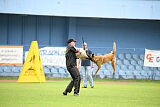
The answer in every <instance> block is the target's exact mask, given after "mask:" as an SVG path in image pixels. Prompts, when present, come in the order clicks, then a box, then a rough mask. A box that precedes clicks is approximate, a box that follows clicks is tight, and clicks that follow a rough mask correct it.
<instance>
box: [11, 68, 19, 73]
mask: <svg viewBox="0 0 160 107" xmlns="http://www.w3.org/2000/svg"><path fill="white" fill-rule="evenodd" d="M12 71H13V72H20V70H19V69H18V67H12Z"/></svg>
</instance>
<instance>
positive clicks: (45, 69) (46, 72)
mask: <svg viewBox="0 0 160 107" xmlns="http://www.w3.org/2000/svg"><path fill="white" fill-rule="evenodd" d="M43 71H44V74H45V76H47V77H51V72H50V70H49V68H48V67H43Z"/></svg>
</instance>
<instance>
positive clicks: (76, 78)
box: [66, 66, 81, 94]
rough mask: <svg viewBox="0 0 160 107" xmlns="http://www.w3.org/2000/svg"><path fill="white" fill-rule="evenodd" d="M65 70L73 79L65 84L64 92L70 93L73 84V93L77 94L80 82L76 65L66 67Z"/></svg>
mask: <svg viewBox="0 0 160 107" xmlns="http://www.w3.org/2000/svg"><path fill="white" fill-rule="evenodd" d="M67 70H68V71H69V73H70V75H71V77H72V79H73V80H72V81H71V82H70V83H69V85H68V86H67V88H66V92H69V93H70V92H71V91H72V88H73V86H74V87H75V89H74V94H78V93H79V90H80V83H81V77H80V73H79V71H78V69H77V67H76V66H75V67H67Z"/></svg>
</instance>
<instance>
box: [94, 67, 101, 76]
mask: <svg viewBox="0 0 160 107" xmlns="http://www.w3.org/2000/svg"><path fill="white" fill-rule="evenodd" d="M100 68H101V65H98V69H97V70H96V72H95V74H94V75H93V77H95V76H96V74H97V72H98V71H99V69H100Z"/></svg>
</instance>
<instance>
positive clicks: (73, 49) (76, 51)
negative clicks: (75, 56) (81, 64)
mask: <svg viewBox="0 0 160 107" xmlns="http://www.w3.org/2000/svg"><path fill="white" fill-rule="evenodd" d="M70 50H71V51H73V52H74V53H78V52H79V51H78V50H77V49H76V48H75V47H74V46H72V47H70Z"/></svg>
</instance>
